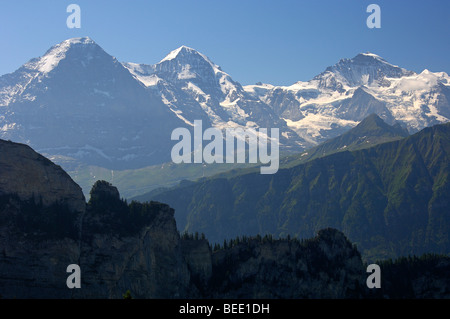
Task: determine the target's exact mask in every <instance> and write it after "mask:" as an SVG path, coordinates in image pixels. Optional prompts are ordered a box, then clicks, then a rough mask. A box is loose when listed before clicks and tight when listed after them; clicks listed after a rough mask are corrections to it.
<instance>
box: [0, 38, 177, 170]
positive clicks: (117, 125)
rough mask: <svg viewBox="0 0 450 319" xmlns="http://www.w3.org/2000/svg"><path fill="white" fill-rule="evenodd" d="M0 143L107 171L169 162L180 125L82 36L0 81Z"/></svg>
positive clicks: (109, 58)
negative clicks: (174, 134)
mask: <svg viewBox="0 0 450 319" xmlns="http://www.w3.org/2000/svg"><path fill="white" fill-rule="evenodd" d="M0 101H1V102H0V137H1V138H4V139H10V140H13V141H16V142H22V143H27V144H30V145H31V146H33V148H35V149H37V150H38V151H39V152H42V153H45V154H48V155H59V156H66V157H71V158H75V159H78V160H80V161H81V162H84V163H89V164H93V165H99V166H103V167H108V168H114V169H118V168H124V167H127V168H135V167H141V166H148V165H151V164H154V163H160V162H162V161H168V160H170V145H169V144H170V143H168V142H167V141H170V134H171V128H172V127H176V126H178V125H181V123H180V122H181V121H179V120H178V118H176V116H174V115H173V114H172V113H171V112H169V111H168V110H167V108H166V107H165V105H164V104H163V103H162V102H161V101H160V100H158V99H157V98H155V97H154V96H152V95H151V94H149V92H148V91H147V90H146V89H145V87H144V86H143V85H141V83H140V82H139V81H136V80H135V79H134V78H133V76H132V75H131V74H130V73H129V72H128V70H127V69H126V68H124V67H123V66H122V64H121V63H119V62H118V61H117V60H116V59H115V58H114V57H112V56H110V55H108V54H107V53H106V52H105V51H103V49H101V48H100V47H99V46H98V45H97V44H96V43H95V42H94V41H92V40H91V39H89V38H75V39H70V40H66V41H64V42H62V43H60V44H58V45H56V46H54V47H52V48H51V49H50V50H49V51H48V52H47V53H46V54H45V55H44V56H42V57H40V58H37V59H33V60H31V61H30V62H28V63H26V64H25V65H24V66H22V67H21V68H20V69H18V70H17V71H16V72H14V73H12V74H7V75H4V76H2V77H1V78H0Z"/></svg>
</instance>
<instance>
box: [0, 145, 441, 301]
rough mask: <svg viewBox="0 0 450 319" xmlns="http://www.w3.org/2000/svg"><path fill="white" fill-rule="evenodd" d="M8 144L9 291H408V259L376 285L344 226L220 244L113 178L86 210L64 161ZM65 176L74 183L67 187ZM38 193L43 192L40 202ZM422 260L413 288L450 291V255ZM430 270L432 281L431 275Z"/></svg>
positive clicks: (295, 294)
mask: <svg viewBox="0 0 450 319" xmlns="http://www.w3.org/2000/svg"><path fill="white" fill-rule="evenodd" d="M1 145H2V146H3V147H2V153H1V154H2V160H3V162H2V166H0V168H1V169H2V170H1V171H0V174H1V176H7V177H9V178H10V179H9V180H10V181H11V188H8V184H7V183H6V182H5V180H4V179H3V184H2V185H3V188H2V194H1V196H0V295H1V296H2V297H4V298H122V295H123V294H124V293H125V291H127V290H130V291H131V294H132V296H133V297H136V298H211V297H212V298H224V297H226V298H363V297H390V296H395V297H401V296H402V295H401V292H402V290H399V289H398V285H397V284H396V280H398V276H397V275H396V274H397V273H398V272H399V271H400V272H401V271H402V268H401V266H402V264H399V265H397V264H394V265H391V264H387V265H386V266H385V269H387V270H389V269H390V270H391V272H390V273H389V271H387V273H388V274H391V276H390V277H388V278H391V279H389V280H390V282H389V283H388V284H387V285H385V284H384V283H383V284H382V285H383V287H384V286H387V287H390V288H389V289H391V290H383V291H382V292H378V293H379V294H378V295H377V294H376V293H374V292H371V291H369V290H368V288H366V286H365V279H366V276H367V274H366V272H365V265H364V264H363V262H362V261H361V256H360V254H359V252H358V250H357V249H356V247H355V246H354V245H352V244H351V243H350V242H349V240H348V239H347V238H346V237H345V236H344V235H343V234H342V233H341V232H339V231H337V230H335V229H325V230H321V231H320V232H319V233H318V234H317V236H316V237H314V238H313V239H309V240H304V241H298V240H291V239H280V240H273V239H271V238H270V237H265V238H261V237H254V238H247V239H242V240H241V241H240V242H239V241H235V242H234V243H229V244H227V245H226V247H223V248H220V249H214V251H213V250H212V249H211V247H210V245H209V243H208V241H207V240H206V239H199V240H195V239H192V238H185V237H184V236H183V237H180V234H179V233H178V231H177V228H176V223H175V219H174V210H173V209H171V208H170V207H169V206H168V205H165V204H161V203H156V202H151V203H146V204H141V203H136V202H133V203H131V204H127V203H126V202H124V201H122V200H121V199H120V195H119V193H118V192H117V189H116V188H115V187H113V186H112V185H109V184H108V183H106V182H97V183H96V185H94V187H93V189H92V192H91V200H90V201H89V203H88V204H87V205H86V206H85V207H86V208H85V209H84V210H83V209H81V210H80V209H79V207H78V206H77V205H73V203H78V201H77V200H75V199H77V198H78V197H77V196H69V195H76V194H77V192H76V191H74V190H76V186H75V185H76V184H74V183H73V182H72V181H71V180H70V179H68V178H65V175H64V174H63V173H62V172H61V170H60V168H58V167H56V166H55V165H54V164H53V163H51V162H50V161H46V160H43V159H42V157H41V156H39V155H38V154H33V151H32V150H31V149H29V148H28V147H26V146H23V145H18V144H14V143H7V142H2V144H1ZM22 153H23V154H26V155H27V156H28V157H26V158H27V160H28V161H31V162H30V163H29V165H27V166H26V168H27V169H24V170H19V169H13V170H11V171H8V173H5V170H6V168H7V167H15V165H18V163H16V161H17V160H18V158H17V157H14V156H13V155H14V154H22ZM6 159H9V160H6ZM19 161H20V160H19ZM22 164H23V163H22ZM19 167H20V165H19ZM12 172H15V174H16V175H14V174H12ZM42 172H47V175H45V174H44V175H42V176H47V177H48V178H49V179H48V182H47V183H42V182H41V185H40V187H38V186H39V185H38V184H36V185H37V186H34V185H35V184H33V183H30V184H29V185H31V186H33V187H36V188H34V189H33V188H32V187H31V186H30V188H28V184H27V183H28V176H41V174H43V173H42ZM51 172H52V173H51ZM55 172H59V173H58V174H57V173H55ZM56 177H59V178H56ZM39 181H42V179H40V180H39ZM63 181H64V182H63ZM53 182H55V183H56V185H52V183H53ZM36 183H37V182H36ZM58 183H63V184H64V186H65V187H62V186H60V187H57V185H58ZM65 184H67V185H65ZM8 189H11V191H10V193H8ZM18 190H22V192H21V193H19V192H17V191H18ZM31 190H33V191H34V192H31ZM50 190H52V191H50ZM69 190H71V191H69ZM18 194H19V195H18ZM79 194H81V190H80V192H79ZM36 198H40V199H42V200H39V201H38V203H36V202H35V199H36ZM74 198H75V199H74ZM55 203H56V204H55ZM55 205H56V206H55ZM36 216H38V217H39V219H38V220H36V219H35V218H34V217H36ZM61 218H62V220H61ZM74 229H75V230H76V231H75V232H74V231H73V230H74ZM69 264H78V265H80V267H81V289H73V290H71V289H68V288H67V287H66V279H67V277H68V276H69V274H68V273H66V268H67V266H68V265H69ZM418 264H419V265H420V266H421V267H424V264H425V266H427V272H418V271H416V272H412V273H413V277H411V278H410V277H403V278H406V279H405V280H406V282H407V283H410V284H411V285H412V287H413V288H414V289H413V290H408V292H409V293H410V294H409V295H408V296H411V294H412V296H413V297H419V298H420V297H426V296H433V297H437V298H442V297H450V288H449V287H450V282H449V279H448V278H447V277H446V276H443V275H442V274H445V273H448V271H449V270H450V260H449V258H448V257H436V258H435V259H431V261H430V260H425V261H424V262H422V261H420V262H419V263H418ZM414 265H415V264H414V263H413V264H412V266H411V267H412V268H414V267H415V266H414ZM416 268H417V267H416ZM417 269H420V268H417ZM417 269H416V270H417ZM383 271H384V270H383ZM392 274H393V275H392ZM429 278H431V279H432V281H431V282H430V283H429V284H424V283H427V282H428V279H429ZM411 285H410V286H411ZM408 287H409V286H408ZM411 291H412V292H411ZM393 293H395V294H393Z"/></svg>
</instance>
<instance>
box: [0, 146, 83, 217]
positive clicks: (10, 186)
mask: <svg viewBox="0 0 450 319" xmlns="http://www.w3.org/2000/svg"><path fill="white" fill-rule="evenodd" d="M9 194H15V195H17V196H18V197H19V198H20V200H22V201H27V200H30V199H34V200H35V201H38V200H42V204H43V205H44V206H49V205H52V204H55V203H61V202H64V203H65V204H67V206H68V207H69V209H70V210H72V211H76V212H83V211H84V209H85V206H86V202H85V198H84V195H83V192H82V190H81V187H80V186H78V185H77V184H76V183H75V182H74V181H73V180H72V178H70V176H69V175H68V174H67V173H66V172H65V171H64V170H63V169H62V168H61V167H59V166H57V165H55V164H53V163H52V162H51V161H50V160H48V159H47V158H45V157H44V156H42V155H40V154H38V153H36V152H35V151H34V150H33V149H31V148H30V147H29V146H27V145H24V144H18V143H13V142H8V141H4V140H0V195H9Z"/></svg>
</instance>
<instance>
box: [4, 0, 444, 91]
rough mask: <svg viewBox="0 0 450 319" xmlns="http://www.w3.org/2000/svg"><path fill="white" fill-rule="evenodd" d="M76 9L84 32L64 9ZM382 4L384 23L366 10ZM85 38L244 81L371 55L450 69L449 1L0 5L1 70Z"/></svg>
mask: <svg viewBox="0 0 450 319" xmlns="http://www.w3.org/2000/svg"><path fill="white" fill-rule="evenodd" d="M71 3H76V4H78V5H79V6H80V7H81V19H82V20H81V29H68V28H67V26H66V19H67V17H68V15H69V13H66V8H67V6H68V5H69V4H71ZM371 3H376V4H378V5H379V6H380V7H381V29H369V28H367V26H366V19H367V17H368V16H369V13H366V8H367V6H368V5H369V4H371ZM79 36H89V37H91V38H92V39H94V40H95V41H96V42H97V43H98V44H99V45H100V46H102V47H103V49H105V50H106V51H107V52H108V53H109V54H111V55H113V56H115V57H117V59H118V60H119V61H125V62H137V63H147V64H152V63H156V62H159V61H160V60H161V59H162V58H163V57H164V56H165V55H167V54H168V53H169V52H170V51H171V50H173V49H176V48H177V47H179V46H181V45H187V46H190V47H193V48H195V49H197V50H198V51H200V52H202V53H204V54H206V55H207V56H209V57H210V58H211V59H212V60H213V62H215V63H216V64H218V65H220V66H221V67H222V69H223V70H224V71H225V72H228V73H229V74H230V75H231V76H232V77H233V79H234V80H236V81H239V82H240V83H241V84H244V85H245V84H253V83H256V82H258V81H261V82H265V83H272V84H278V85H289V84H292V83H294V82H296V81H299V80H304V81H306V80H309V79H311V78H312V77H313V76H315V75H317V74H318V73H320V72H322V71H323V70H324V69H325V68H326V67H327V66H329V65H332V64H334V63H336V62H337V61H338V60H339V59H341V58H351V57H354V56H355V55H356V54H357V53H359V52H367V51H370V52H373V53H376V54H378V55H380V56H382V57H384V58H385V59H386V60H388V61H389V62H391V63H393V64H396V65H399V66H401V67H404V68H407V69H410V70H413V71H416V72H421V71H422V70H423V69H425V68H428V69H429V70H431V71H445V72H447V73H450V58H449V57H450V54H449V53H450V1H448V0H428V1H415V0H409V1H407V0H395V1H393V0H390V1H379V0H371V1H365V0H339V1H337V0H329V1H325V0H313V1H312V0H311V1H300V0H277V1H267V0H258V1H256V0H239V1H237V0H228V1H224V0H222V1H219V0H161V1H159V0H158V1H153V0H146V1H143V0H142V1H141V0H132V1H119V0H108V1H104V0H95V1H93V0H87V1H81V0H71V1H64V0H39V1H38V0H36V1H32V0H27V1H25V0H15V1H10V0H8V1H6V0H5V1H1V2H0V38H1V39H2V47H1V50H0V74H5V73H10V72H13V71H14V70H16V69H17V68H18V67H20V65H22V64H23V63H25V62H27V61H28V60H29V59H31V58H33V57H37V56H41V55H43V54H44V53H45V51H46V50H47V49H49V48H50V47H51V46H52V45H54V44H56V43H59V42H61V41H63V40H65V39H67V38H72V37H79Z"/></svg>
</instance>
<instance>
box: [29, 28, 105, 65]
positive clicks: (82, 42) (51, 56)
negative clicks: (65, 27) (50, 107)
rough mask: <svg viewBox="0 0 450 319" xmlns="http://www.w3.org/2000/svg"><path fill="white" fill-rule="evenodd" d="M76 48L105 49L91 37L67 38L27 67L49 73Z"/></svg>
mask: <svg viewBox="0 0 450 319" xmlns="http://www.w3.org/2000/svg"><path fill="white" fill-rule="evenodd" d="M74 48H77V49H78V48H79V49H83V50H84V51H87V50H89V51H91V52H93V51H95V50H101V51H103V50H102V49H101V48H100V47H99V46H98V45H97V44H96V43H95V42H94V41H93V40H92V39H91V38H89V37H83V38H72V39H68V40H65V41H63V42H61V43H59V44H57V45H54V46H53V47H51V48H50V49H49V50H48V51H47V52H46V53H45V54H44V55H43V56H42V57H40V58H37V59H33V60H31V61H30V62H28V63H27V64H25V67H26V68H28V69H30V70H36V71H38V72H41V73H49V72H51V71H52V70H53V69H54V68H55V67H56V66H58V64H59V62H60V61H61V60H63V59H64V58H66V56H67V53H68V52H69V51H70V50H71V49H74Z"/></svg>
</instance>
